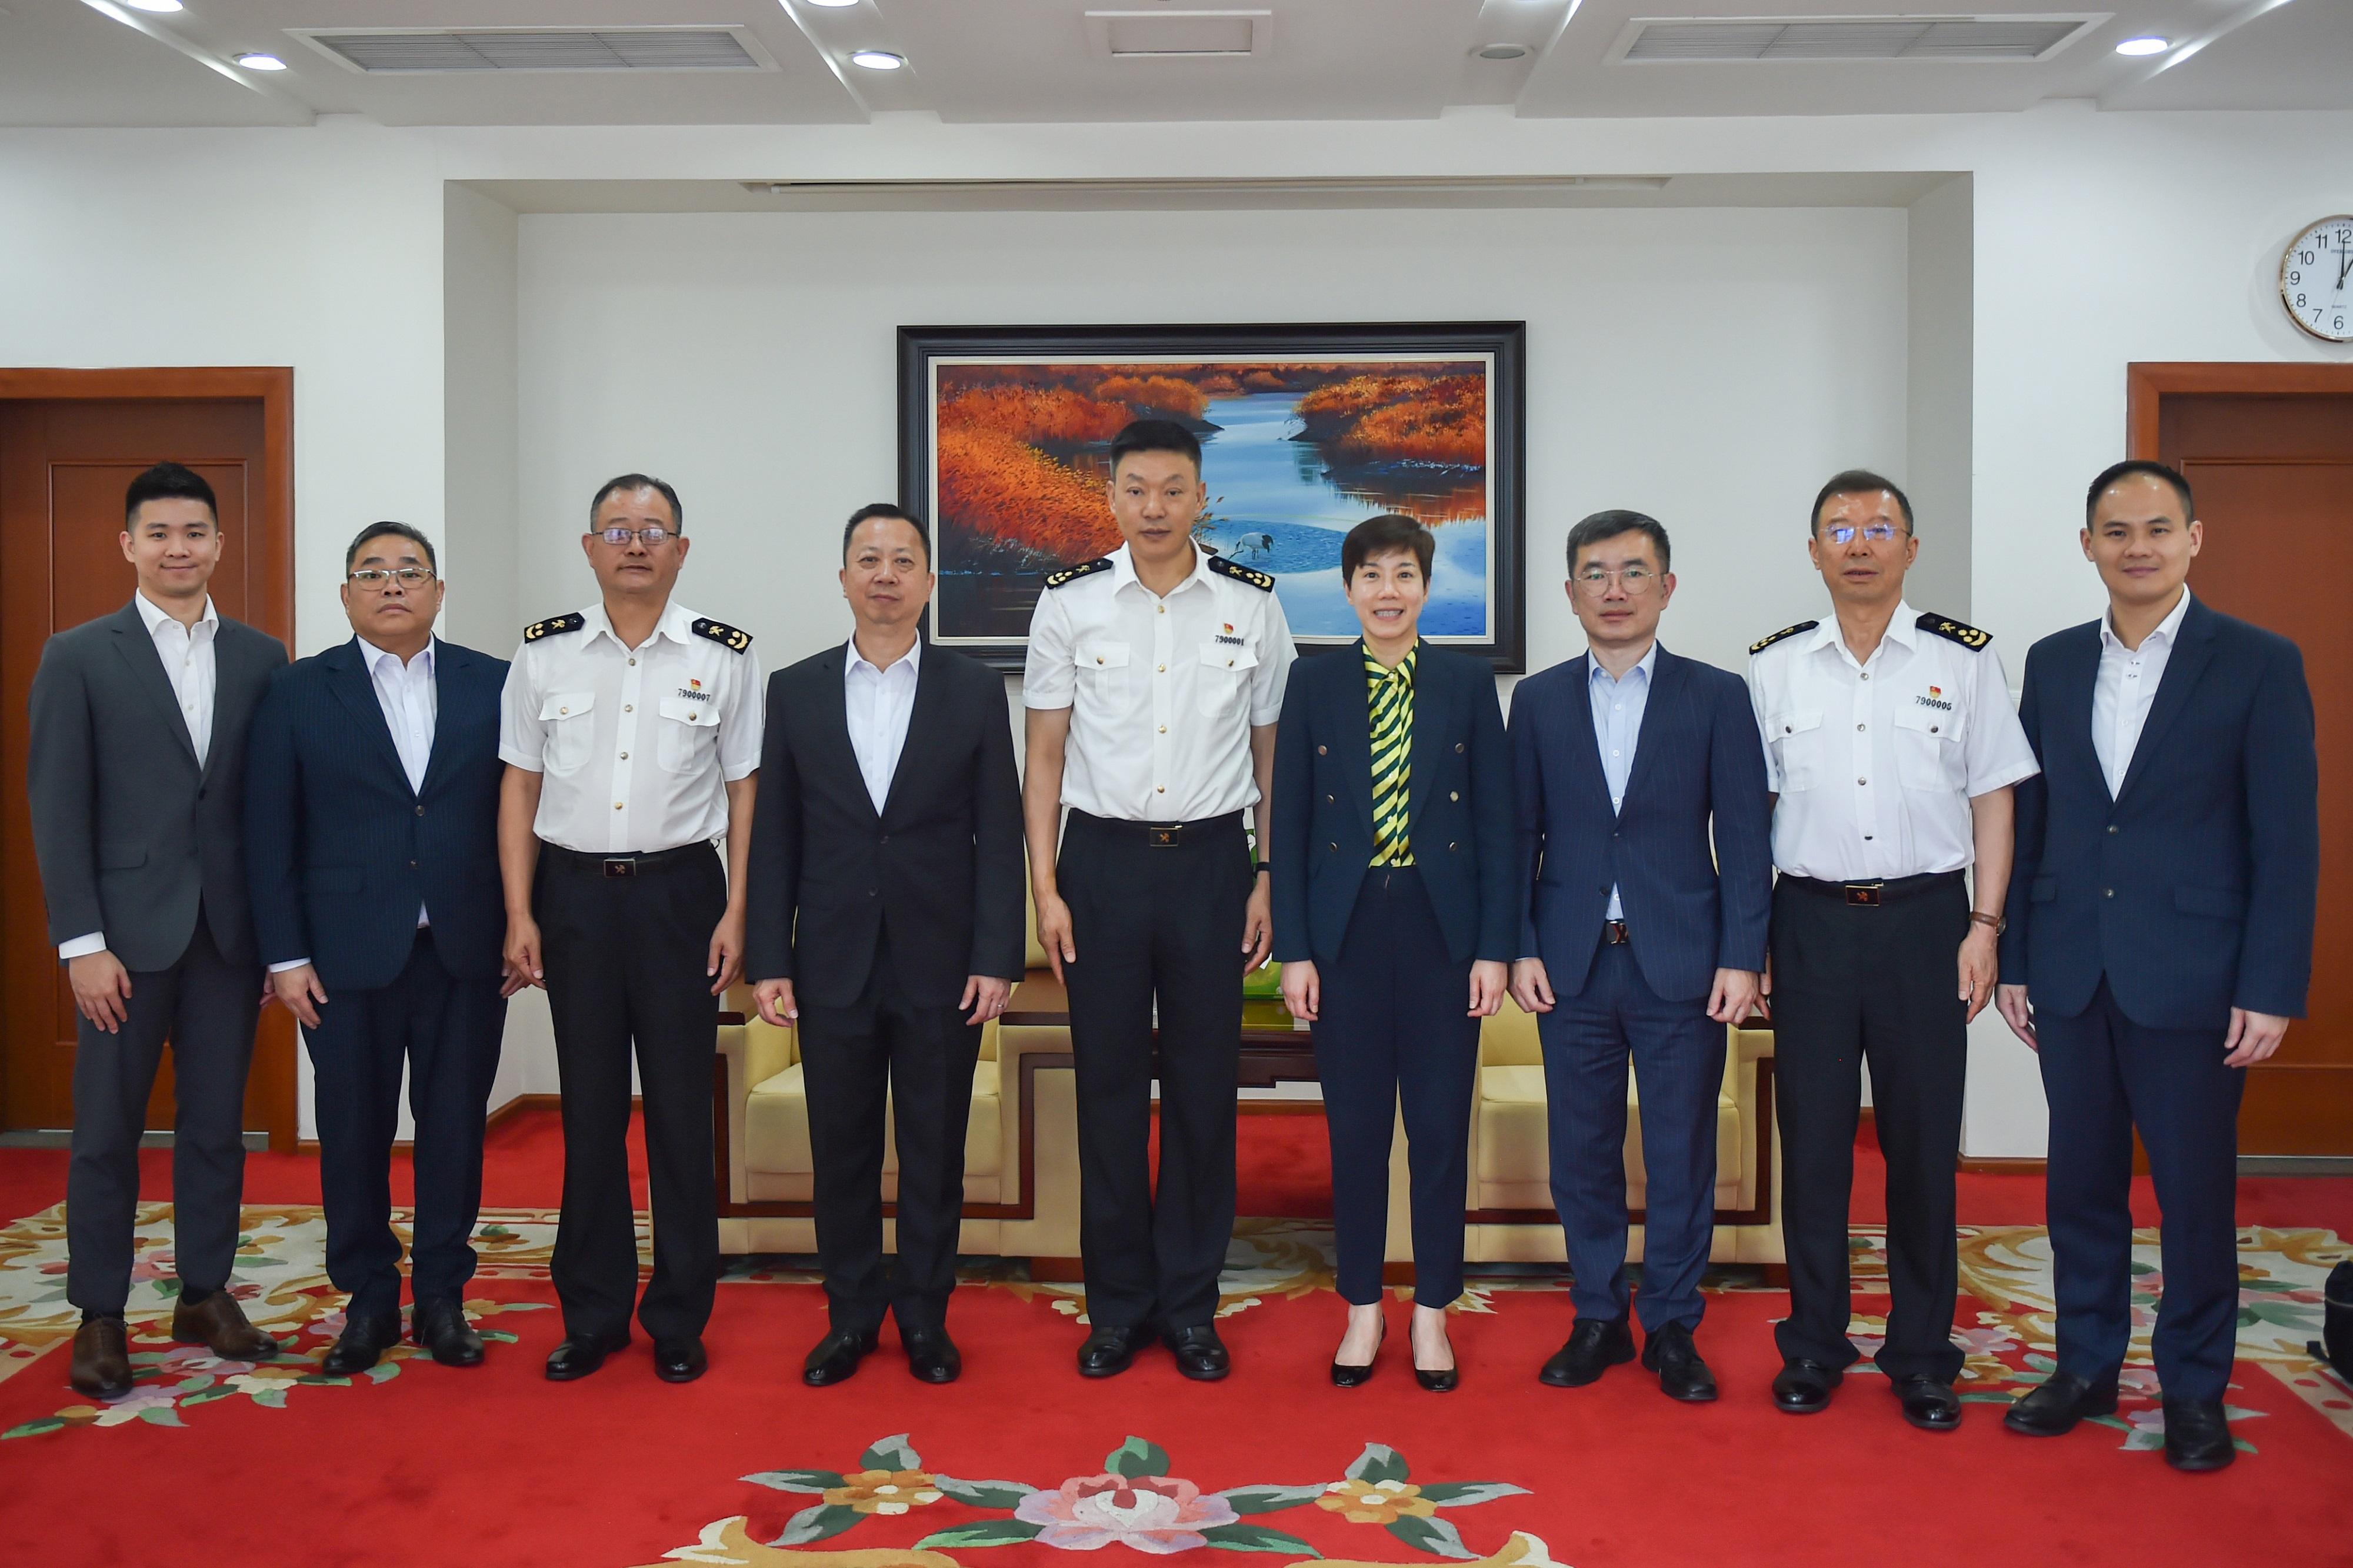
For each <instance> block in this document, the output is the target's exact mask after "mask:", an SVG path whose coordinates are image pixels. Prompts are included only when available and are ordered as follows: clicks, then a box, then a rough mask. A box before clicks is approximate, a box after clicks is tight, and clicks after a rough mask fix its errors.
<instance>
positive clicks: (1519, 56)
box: [1473, 44, 1528, 60]
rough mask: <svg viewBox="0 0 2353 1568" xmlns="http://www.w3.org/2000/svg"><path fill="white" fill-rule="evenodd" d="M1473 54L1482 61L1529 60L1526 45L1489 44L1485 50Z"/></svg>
mask: <svg viewBox="0 0 2353 1568" xmlns="http://www.w3.org/2000/svg"><path fill="white" fill-rule="evenodd" d="M1473 52H1474V53H1476V54H1477V55H1478V57H1479V58H1481V59H1482V60H1524V59H1526V58H1528V47H1527V46H1526V45H1525V44H1489V45H1488V46H1487V47H1485V48H1483V49H1478V50H1475V51H1473Z"/></svg>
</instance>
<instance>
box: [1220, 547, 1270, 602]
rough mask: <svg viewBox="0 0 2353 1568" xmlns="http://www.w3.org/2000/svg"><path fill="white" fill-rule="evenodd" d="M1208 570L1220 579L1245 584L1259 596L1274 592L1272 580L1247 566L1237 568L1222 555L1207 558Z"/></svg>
mask: <svg viewBox="0 0 2353 1568" xmlns="http://www.w3.org/2000/svg"><path fill="white" fill-rule="evenodd" d="M1209 570H1210V571H1212V572H1215V573H1216V574H1218V575H1219V576H1220V577H1231V578H1232V579H1233V580H1234V581H1235V582H1237V583H1247V584H1250V586H1251V587H1253V588H1256V589H1257V590H1258V591H1259V592H1260V593H1261V594H1271V593H1273V592H1274V579H1273V578H1272V577H1271V576H1269V575H1268V574H1265V573H1263V572H1259V571H1254V570H1253V569H1251V568H1250V567H1248V566H1237V565H1235V564H1234V563H1232V562H1230V561H1229V560H1227V559H1226V558H1225V557H1224V556H1222V555H1212V556H1210V557H1209Z"/></svg>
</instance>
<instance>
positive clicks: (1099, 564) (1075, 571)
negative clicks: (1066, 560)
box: [1046, 555, 1111, 588]
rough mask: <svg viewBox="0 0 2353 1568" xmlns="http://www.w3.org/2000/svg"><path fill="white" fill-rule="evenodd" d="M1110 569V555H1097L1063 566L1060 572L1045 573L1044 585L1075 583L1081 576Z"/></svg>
mask: <svg viewBox="0 0 2353 1568" xmlns="http://www.w3.org/2000/svg"><path fill="white" fill-rule="evenodd" d="M1110 570H1111V557H1110V556H1108V555H1103V556H1099V557H1097V558H1096V559H1094V560H1092V561H1086V562H1082V563H1080V564H1078V565H1076V566H1065V567H1063V568H1062V569H1061V570H1060V572H1049V573H1047V574H1046V586H1048V587H1049V588H1059V587H1060V586H1061V585H1062V584H1065V583H1075V582H1077V581H1078V580H1079V579H1080V578H1082V577H1092V575H1094V574H1096V573H1098V572H1108V571H1110Z"/></svg>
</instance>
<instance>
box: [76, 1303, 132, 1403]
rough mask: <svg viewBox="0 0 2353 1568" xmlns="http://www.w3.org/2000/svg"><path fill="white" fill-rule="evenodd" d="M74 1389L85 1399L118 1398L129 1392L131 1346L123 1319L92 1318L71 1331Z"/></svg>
mask: <svg viewBox="0 0 2353 1568" xmlns="http://www.w3.org/2000/svg"><path fill="white" fill-rule="evenodd" d="M71 1375H72V1382H73V1387H74V1392H75V1393H76V1394H81V1395H82V1396H83V1397H85V1398H88V1399H120V1398H121V1397H122V1396H123V1395H124V1394H128V1393H130V1392H131V1375H132V1374H131V1347H130V1345H129V1344H128V1343H126V1342H124V1340H123V1335H122V1320H121V1319H120V1318H92V1319H91V1320H90V1321H89V1322H87V1323H84V1324H83V1325H82V1326H81V1327H80V1328H79V1329H77V1330H75V1331H74V1342H73V1372H72V1374H71Z"/></svg>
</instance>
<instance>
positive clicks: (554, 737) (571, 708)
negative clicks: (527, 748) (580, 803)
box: [539, 691, 596, 773]
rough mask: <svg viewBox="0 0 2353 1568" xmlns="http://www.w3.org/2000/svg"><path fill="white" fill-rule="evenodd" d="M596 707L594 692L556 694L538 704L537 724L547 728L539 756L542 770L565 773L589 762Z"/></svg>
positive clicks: (594, 729)
mask: <svg viewBox="0 0 2353 1568" xmlns="http://www.w3.org/2000/svg"><path fill="white" fill-rule="evenodd" d="M595 710H596V693H595V692H593V691H557V692H553V693H551V694H549V695H548V696H547V697H546V698H545V699H544V700H542V701H541V703H540V705H539V721H540V722H541V723H542V724H543V725H545V726H546V727H547V737H546V740H545V741H544V742H543V743H542V745H541V746H540V752H539V761H540V765H541V766H542V767H543V768H544V769H546V771H547V772H549V773H573V772H575V771H577V770H578V768H579V766H580V764H581V763H585V762H586V761H587V760H588V748H589V746H590V744H591V743H592V740H593V736H594V733H595V731H596V712H595Z"/></svg>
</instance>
